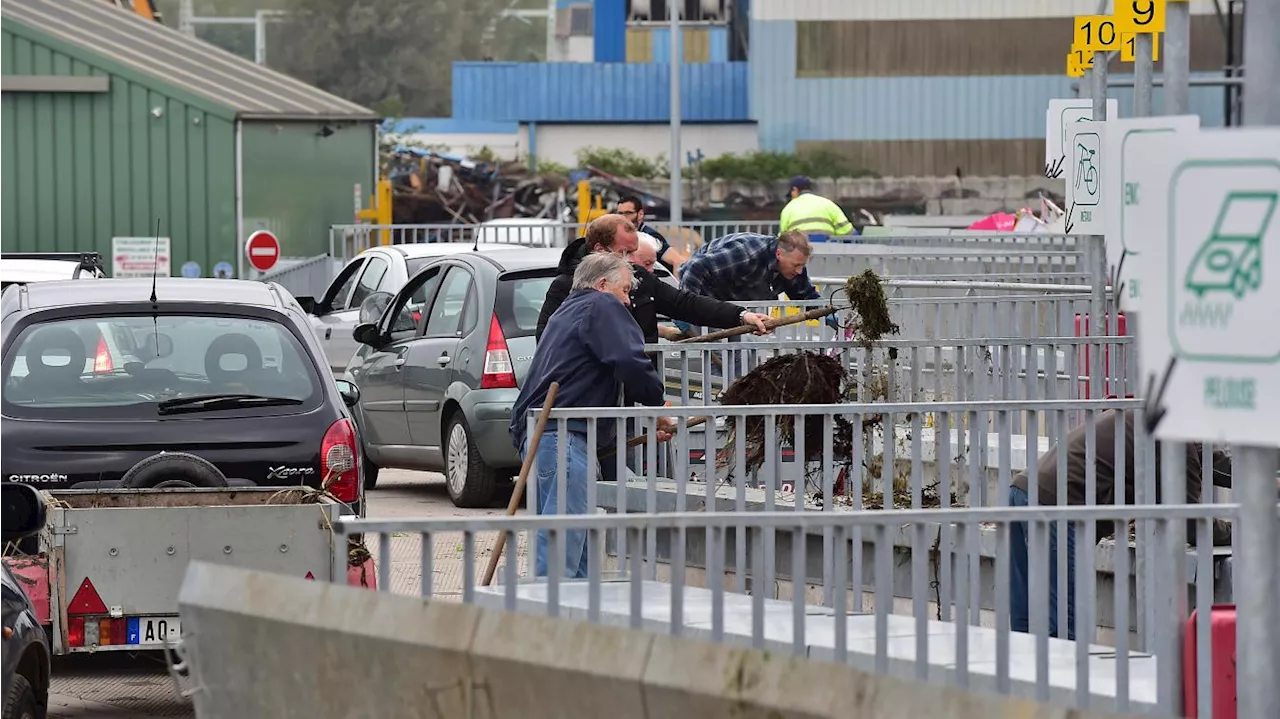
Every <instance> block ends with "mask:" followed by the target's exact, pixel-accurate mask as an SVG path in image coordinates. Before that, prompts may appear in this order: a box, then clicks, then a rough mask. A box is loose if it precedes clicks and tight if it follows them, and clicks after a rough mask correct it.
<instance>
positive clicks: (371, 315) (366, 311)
mask: <svg viewBox="0 0 1280 719" xmlns="http://www.w3.org/2000/svg"><path fill="white" fill-rule="evenodd" d="M392 297H393V295H392V294H391V293H390V292H374V293H373V294H371V295H369V296H368V297H366V298H364V301H363V302H361V303H360V324H373V323H375V322H377V321H378V320H379V319H381V318H382V313H383V312H386V311H387V306H388V305H390V304H391V300H392Z"/></svg>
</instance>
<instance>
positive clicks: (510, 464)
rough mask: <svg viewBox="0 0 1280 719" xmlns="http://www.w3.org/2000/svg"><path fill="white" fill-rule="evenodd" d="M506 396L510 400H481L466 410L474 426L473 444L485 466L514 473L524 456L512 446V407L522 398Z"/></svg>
mask: <svg viewBox="0 0 1280 719" xmlns="http://www.w3.org/2000/svg"><path fill="white" fill-rule="evenodd" d="M472 394H481V393H480V392H473V393H472ZM503 394H504V395H509V397H506V396H499V397H484V398H479V399H477V400H476V401H475V402H474V403H472V404H471V406H470V407H465V408H464V410H465V411H466V417H467V424H468V425H470V426H471V441H472V442H474V443H475V445H476V449H477V450H478V451H479V452H480V457H481V458H483V459H484V462H485V464H487V465H489V466H490V467H496V468H498V469H510V468H516V467H519V466H520V453H519V452H517V451H516V448H515V445H513V444H512V443H511V407H512V406H513V405H514V404H515V401H516V398H517V397H518V394H517V393H516V392H513V391H512V392H507V391H504V392H503Z"/></svg>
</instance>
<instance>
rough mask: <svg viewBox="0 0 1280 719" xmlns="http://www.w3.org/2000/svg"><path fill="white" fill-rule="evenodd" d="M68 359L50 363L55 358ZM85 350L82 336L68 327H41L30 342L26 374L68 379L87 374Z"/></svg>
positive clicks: (87, 355)
mask: <svg viewBox="0 0 1280 719" xmlns="http://www.w3.org/2000/svg"><path fill="white" fill-rule="evenodd" d="M64 356H65V357H67V358H68V360H67V362H65V363H63V362H60V361H59V362H49V361H48V360H49V359H51V358H53V357H58V358H61V357H64ZM88 358H89V353H88V352H87V351H86V350H85V347H84V340H83V339H81V338H80V335H78V334H76V333H75V332H73V331H71V330H70V329H68V328H66V327H42V328H40V329H38V330H36V331H35V334H34V335H32V337H31V339H30V340H28V341H27V374H28V375H29V376H37V375H39V376H44V377H56V376H63V377H65V378H74V377H79V376H80V375H81V374H83V373H84V363H85V360H87V359H88Z"/></svg>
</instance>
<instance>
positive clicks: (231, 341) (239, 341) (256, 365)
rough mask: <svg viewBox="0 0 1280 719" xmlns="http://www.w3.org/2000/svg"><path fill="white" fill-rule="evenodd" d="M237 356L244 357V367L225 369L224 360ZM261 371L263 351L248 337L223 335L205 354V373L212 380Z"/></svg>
mask: <svg viewBox="0 0 1280 719" xmlns="http://www.w3.org/2000/svg"><path fill="white" fill-rule="evenodd" d="M236 356H242V357H244V367H243V368H241V369H224V368H223V366H222V360H223V358H224V357H236ZM260 369H262V349H261V348H259V347H258V343H257V342H254V341H253V338H251V337H249V336H248V335H243V334H238V333H234V334H226V335H222V336H221V337H219V338H217V339H215V340H214V341H213V342H210V343H209V349H208V350H206V351H205V353H204V372H205V376H206V377H208V378H209V379H210V380H216V379H220V378H227V377H235V376H237V375H238V374H239V373H241V372H248V371H255V370H260Z"/></svg>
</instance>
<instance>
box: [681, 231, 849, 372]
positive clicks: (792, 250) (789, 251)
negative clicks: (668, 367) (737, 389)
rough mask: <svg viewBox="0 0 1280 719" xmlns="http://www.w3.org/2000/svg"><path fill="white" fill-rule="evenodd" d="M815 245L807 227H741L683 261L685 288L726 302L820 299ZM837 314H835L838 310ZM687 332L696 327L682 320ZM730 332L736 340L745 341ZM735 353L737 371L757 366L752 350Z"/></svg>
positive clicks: (713, 241) (732, 338)
mask: <svg viewBox="0 0 1280 719" xmlns="http://www.w3.org/2000/svg"><path fill="white" fill-rule="evenodd" d="M812 254H813V249H812V248H811V247H810V246H809V238H808V236H806V235H805V234H804V233H803V232H796V231H791V232H783V233H782V234H780V235H778V236H777V237H774V236H771V235H757V234H755V233H753V232H739V233H736V234H732V235H725V236H724V237H719V238H717V239H714V240H712V241H711V242H709V243H707V244H705V245H703V246H702V247H700V248H699V249H698V251H697V252H695V253H693V256H692V257H690V258H689V259H688V260H687V261H686V262H685V263H684V264H683V265H681V266H680V287H681V289H684V290H687V291H689V292H692V293H694V294H698V295H706V296H708V297H714V298H716V299H718V300H724V301H726V302H759V301H761V300H776V299H778V295H779V294H781V293H783V292H785V293H787V298H788V299H791V300H814V299H819V298H820V297H821V295H819V294H818V290H816V289H815V288H814V286H813V283H812V282H810V281H809V273H808V271H807V270H805V265H806V264H808V262H809V257H810V255H812ZM832 317H834V315H832ZM676 326H677V327H679V328H680V330H681V331H682V332H684V333H685V334H686V335H688V334H692V327H690V326H689V325H688V324H687V323H684V322H676ZM740 339H741V338H739V337H730V338H729V341H730V342H736V341H739V340H740ZM747 354H753V353H738V352H735V353H733V354H732V359H733V361H732V366H733V368H734V374H735V375H738V374H742V372H743V371H744V370H745V369H747V367H748V366H750V365H753V364H754V362H752V361H750V360H749V359H748V358H747V357H746V355H747Z"/></svg>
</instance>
